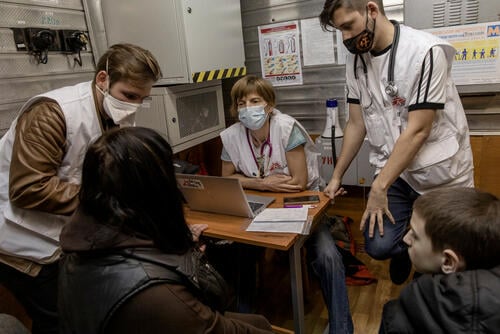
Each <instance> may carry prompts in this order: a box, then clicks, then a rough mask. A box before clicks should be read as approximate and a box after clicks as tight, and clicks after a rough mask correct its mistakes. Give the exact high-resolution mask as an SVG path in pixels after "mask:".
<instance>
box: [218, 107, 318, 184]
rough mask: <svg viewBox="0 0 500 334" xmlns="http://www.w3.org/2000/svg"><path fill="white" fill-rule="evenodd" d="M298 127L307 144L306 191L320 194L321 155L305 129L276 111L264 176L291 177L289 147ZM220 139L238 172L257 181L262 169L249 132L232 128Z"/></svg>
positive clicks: (235, 127) (232, 126) (272, 122)
mask: <svg viewBox="0 0 500 334" xmlns="http://www.w3.org/2000/svg"><path fill="white" fill-rule="evenodd" d="M294 125H297V126H298V127H299V129H300V130H301V132H302V134H303V135H304V137H305V138H306V140H307V142H306V144H305V146H304V151H305V154H306V163H307V188H308V189H311V190H317V189H318V188H319V152H318V151H317V149H316V147H315V146H314V142H313V141H312V139H311V137H310V136H309V134H308V133H307V131H306V130H305V129H304V127H303V126H302V125H301V124H300V123H299V122H297V121H296V120H295V119H294V118H293V117H291V116H289V115H286V114H283V113H281V112H280V111H279V110H277V109H274V110H273V112H272V115H271V125H270V126H271V127H270V131H269V132H270V141H271V147H272V153H271V155H270V156H269V161H268V163H267V167H268V168H266V169H265V174H264V175H265V176H267V175H272V174H286V175H290V171H289V170H288V165H287V161H286V151H285V149H286V147H287V146H288V141H289V139H290V135H291V133H292V129H293V126H294ZM220 137H221V139H222V144H223V145H224V148H225V149H226V152H227V153H228V154H229V156H230V157H231V161H232V163H233V165H234V166H235V168H236V171H237V172H240V173H243V174H244V175H245V176H247V177H257V176H258V175H259V168H258V166H257V164H256V162H255V160H254V158H253V152H252V148H251V146H250V145H251V144H250V143H249V140H248V137H247V132H246V128H245V127H244V126H243V124H241V123H240V122H238V123H235V124H233V125H231V126H230V127H229V128H227V129H225V130H224V131H222V132H221V134H220ZM267 152H268V151H267Z"/></svg>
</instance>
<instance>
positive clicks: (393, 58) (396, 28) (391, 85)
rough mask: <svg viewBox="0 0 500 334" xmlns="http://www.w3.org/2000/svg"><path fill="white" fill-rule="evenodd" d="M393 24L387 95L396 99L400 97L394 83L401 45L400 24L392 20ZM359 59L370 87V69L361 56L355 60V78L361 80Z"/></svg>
mask: <svg viewBox="0 0 500 334" xmlns="http://www.w3.org/2000/svg"><path fill="white" fill-rule="evenodd" d="M391 22H392V24H393V25H394V36H393V37H392V47H391V53H390V55H389V67H388V68H387V85H386V86H385V93H386V94H387V95H389V96H390V97H395V96H397V95H398V87H397V86H396V82H395V81H394V66H395V63H396V52H397V49H398V44H399V23H398V22H397V21H394V20H391ZM358 59H361V62H362V63H363V73H364V75H365V80H366V84H367V85H368V69H367V67H366V62H365V60H364V59H363V57H362V56H360V55H359V54H357V55H356V57H355V58H354V78H355V79H356V80H358V79H359V77H358V71H357V68H358Z"/></svg>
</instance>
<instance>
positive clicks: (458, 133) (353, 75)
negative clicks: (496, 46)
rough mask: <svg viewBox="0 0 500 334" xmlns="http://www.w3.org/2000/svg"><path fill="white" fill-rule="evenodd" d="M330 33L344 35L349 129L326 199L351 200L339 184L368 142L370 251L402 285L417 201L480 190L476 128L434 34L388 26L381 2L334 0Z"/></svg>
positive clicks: (449, 50)
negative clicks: (440, 192)
mask: <svg viewBox="0 0 500 334" xmlns="http://www.w3.org/2000/svg"><path fill="white" fill-rule="evenodd" d="M320 21H321V25H322V26H323V28H324V29H327V28H329V27H333V28H335V29H339V30H340V31H341V32H342V37H343V40H344V45H345V46H346V48H347V49H348V50H349V51H350V53H351V54H350V55H349V56H348V58H347V65H346V81H347V88H348V93H347V102H348V103H349V121H348V122H347V125H346V128H345V129H344V139H343V145H342V149H341V152H340V156H339V157H338V161H337V165H336V166H335V168H334V171H333V175H332V177H331V180H330V182H329V183H328V186H327V187H326V188H325V193H326V194H327V195H328V196H330V197H331V198H334V197H335V196H337V195H342V194H344V193H345V191H344V189H343V188H342V186H341V181H342V177H343V175H344V173H345V171H346V170H347V168H348V166H349V165H350V163H351V161H352V160H353V158H354V157H355V156H356V154H357V152H358V151H359V149H360V147H361V144H362V143H363V140H364V138H365V136H366V137H367V139H368V141H369V143H370V147H371V152H370V163H371V164H372V165H374V166H375V168H376V171H375V175H376V178H375V180H374V181H373V183H372V185H371V190H370V194H369V197H368V202H367V205H366V209H365V211H364V214H363V216H362V219H361V230H364V234H365V241H366V251H367V253H368V254H369V255H370V256H372V257H373V258H375V259H379V260H384V259H388V258H391V259H392V261H391V267H390V273H391V279H392V281H393V282H394V283H397V284H401V283H403V282H404V281H405V280H406V278H407V277H408V275H409V273H410V270H411V262H410V260H409V257H408V252H407V246H406V245H405V244H404V243H403V242H402V238H403V236H404V235H405V233H406V231H407V228H408V224H409V221H410V217H411V212H412V205H413V202H414V200H415V199H416V198H417V197H418V196H419V195H420V194H422V193H425V192H427V191H429V190H432V189H435V188H441V187H457V186H465V187H473V186H474V180H473V164H472V151H471V148H470V140H469V129H468V125H467V120H466V118H465V112H464V110H463V107H462V104H461V101H460V97H459V95H458V92H457V89H456V87H455V85H454V83H453V80H452V78H451V73H450V72H451V63H452V61H453V59H454V56H455V49H454V48H453V47H452V46H451V45H450V44H449V43H447V42H446V41H444V40H442V39H439V38H437V37H435V36H433V35H431V34H429V33H426V32H422V31H418V30H415V29H412V28H410V27H407V26H404V25H402V24H398V23H397V22H395V21H390V20H389V19H388V18H387V17H386V16H385V12H384V8H383V4H382V1H381V0H375V1H368V0H327V1H326V2H325V5H324V9H323V11H322V13H321V14H320Z"/></svg>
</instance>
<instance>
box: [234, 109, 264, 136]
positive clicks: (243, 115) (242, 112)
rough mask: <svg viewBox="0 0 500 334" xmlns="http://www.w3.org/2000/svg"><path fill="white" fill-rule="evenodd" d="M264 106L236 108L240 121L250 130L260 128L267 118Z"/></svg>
mask: <svg viewBox="0 0 500 334" xmlns="http://www.w3.org/2000/svg"><path fill="white" fill-rule="evenodd" d="M265 108H266V106H251V107H243V108H240V109H238V118H239V119H240V122H241V123H242V124H243V125H244V126H245V127H246V128H248V129H250V130H258V129H260V128H261V127H262V126H263V125H264V123H265V122H266V119H267V113H266V110H265Z"/></svg>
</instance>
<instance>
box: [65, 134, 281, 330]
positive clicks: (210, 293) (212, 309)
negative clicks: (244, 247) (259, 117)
mask: <svg viewBox="0 0 500 334" xmlns="http://www.w3.org/2000/svg"><path fill="white" fill-rule="evenodd" d="M172 159H173V153H172V149H171V147H170V146H169V144H168V143H167V142H166V140H165V139H164V138H163V137H161V136H160V135H159V134H158V133H156V132H155V131H154V130H151V129H147V128H141V127H127V128H121V129H117V130H112V131H110V132H108V133H106V134H104V135H103V136H101V137H100V138H99V139H97V140H96V141H95V142H94V143H93V144H92V145H91V146H90V147H89V149H88V151H87V153H86V156H85V160H84V164H83V171H82V185H81V190H80V194H79V197H80V205H79V208H78V210H77V212H76V213H75V215H74V216H73V217H72V219H71V221H70V223H69V224H68V225H66V226H65V228H64V229H63V232H62V233H61V237H60V239H61V247H62V250H63V252H64V256H63V259H62V261H61V269H60V270H61V271H60V278H59V307H60V310H61V333H75V334H78V333H82V334H83V333H85V334H93V333H110V334H113V333H148V334H149V333H272V332H271V326H270V324H269V322H268V321H267V320H266V319H265V318H264V317H262V316H260V315H253V314H237V313H229V312H226V313H224V306H225V304H226V302H225V300H226V299H225V296H224V293H225V292H226V288H225V283H224V282H223V280H222V279H221V277H220V275H218V273H217V272H215V270H213V267H211V266H210V265H209V264H208V263H206V260H205V257H204V255H203V254H202V253H201V252H200V251H199V250H198V249H197V244H196V241H195V240H194V239H196V238H197V236H196V235H195V234H196V233H193V232H191V230H190V228H189V227H188V225H187V224H186V221H185V220H184V214H183V207H182V205H183V203H182V197H181V195H180V192H179V190H178V188H177V182H176V178H175V172H174V166H173V163H172Z"/></svg>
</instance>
